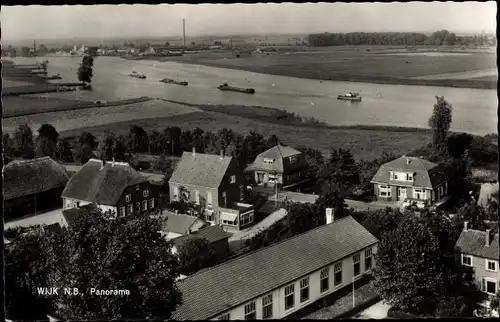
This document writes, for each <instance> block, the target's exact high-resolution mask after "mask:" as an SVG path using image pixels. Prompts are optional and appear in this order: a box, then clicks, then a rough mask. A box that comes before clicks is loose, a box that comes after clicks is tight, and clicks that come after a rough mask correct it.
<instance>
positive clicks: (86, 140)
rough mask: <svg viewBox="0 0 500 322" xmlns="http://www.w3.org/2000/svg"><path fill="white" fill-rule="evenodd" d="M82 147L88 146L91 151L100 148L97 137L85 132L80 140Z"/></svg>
mask: <svg viewBox="0 0 500 322" xmlns="http://www.w3.org/2000/svg"><path fill="white" fill-rule="evenodd" d="M78 141H79V142H80V144H81V145H88V146H89V147H90V148H91V149H95V148H97V146H98V144H99V143H98V142H97V139H96V137H95V136H94V135H93V134H92V133H89V132H83V133H82V134H81V135H80V138H79V139H78Z"/></svg>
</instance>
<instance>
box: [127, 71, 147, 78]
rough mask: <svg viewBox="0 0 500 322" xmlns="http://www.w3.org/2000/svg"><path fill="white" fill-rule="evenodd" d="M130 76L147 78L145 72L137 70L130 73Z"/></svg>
mask: <svg viewBox="0 0 500 322" xmlns="http://www.w3.org/2000/svg"><path fill="white" fill-rule="evenodd" d="M128 76H130V77H134V78H140V79H145V78H146V75H144V74H142V73H141V74H139V73H137V72H132V73H131V74H129V75H128Z"/></svg>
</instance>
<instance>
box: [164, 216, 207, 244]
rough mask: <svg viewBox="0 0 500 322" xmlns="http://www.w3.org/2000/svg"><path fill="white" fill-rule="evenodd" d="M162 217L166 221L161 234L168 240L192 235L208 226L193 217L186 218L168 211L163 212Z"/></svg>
mask: <svg viewBox="0 0 500 322" xmlns="http://www.w3.org/2000/svg"><path fill="white" fill-rule="evenodd" d="M162 215H163V216H165V217H166V219H167V222H166V224H165V226H164V227H163V232H164V233H165V234H166V235H165V237H166V239H168V240H170V239H173V238H177V237H181V236H184V235H188V234H190V233H194V232H196V231H197V230H199V229H201V228H203V227H206V226H208V225H209V224H208V223H207V222H205V221H204V220H202V219H200V218H198V217H195V216H188V215H184V214H179V213H174V212H170V211H163V213H162Z"/></svg>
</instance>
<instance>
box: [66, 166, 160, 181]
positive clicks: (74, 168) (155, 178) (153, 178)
mask: <svg viewBox="0 0 500 322" xmlns="http://www.w3.org/2000/svg"><path fill="white" fill-rule="evenodd" d="M64 167H65V168H66V170H68V171H70V172H77V171H79V170H80V169H81V168H82V166H81V165H69V164H65V165H64ZM139 173H140V174H142V175H143V176H145V177H146V178H148V180H150V181H155V182H158V183H160V182H162V181H163V177H164V175H162V174H156V173H149V172H139Z"/></svg>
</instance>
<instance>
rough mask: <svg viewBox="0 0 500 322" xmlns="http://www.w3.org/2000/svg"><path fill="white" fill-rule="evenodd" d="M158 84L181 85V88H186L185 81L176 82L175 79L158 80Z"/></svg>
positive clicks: (186, 83)
mask: <svg viewBox="0 0 500 322" xmlns="http://www.w3.org/2000/svg"><path fill="white" fill-rule="evenodd" d="M160 82H162V83H165V84H174V85H182V86H187V85H188V82H186V81H176V80H175V79H171V78H164V79H162V80H160Z"/></svg>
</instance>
